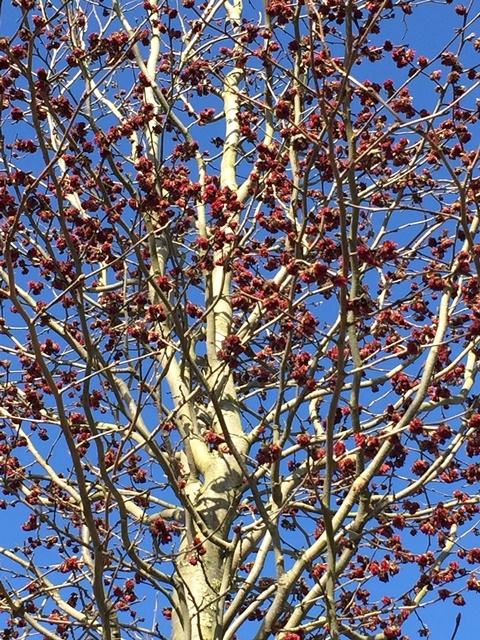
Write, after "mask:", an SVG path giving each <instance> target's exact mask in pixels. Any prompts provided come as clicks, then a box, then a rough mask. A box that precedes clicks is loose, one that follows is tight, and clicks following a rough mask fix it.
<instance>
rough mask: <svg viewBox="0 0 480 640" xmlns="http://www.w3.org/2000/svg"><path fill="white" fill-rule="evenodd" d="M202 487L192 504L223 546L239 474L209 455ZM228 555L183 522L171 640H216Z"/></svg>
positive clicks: (188, 522) (225, 461) (224, 460)
mask: <svg viewBox="0 0 480 640" xmlns="http://www.w3.org/2000/svg"><path fill="white" fill-rule="evenodd" d="M212 457H213V459H212V464H211V465H210V467H209V470H208V472H207V473H206V475H205V482H204V484H203V486H202V488H201V489H200V490H199V491H198V495H197V496H195V497H194V498H193V499H192V504H193V506H194V509H195V511H196V513H197V514H198V515H199V516H200V517H201V518H202V520H203V522H204V523H205V525H206V530H208V531H210V532H211V533H212V534H213V536H214V537H216V538H217V539H218V538H220V539H221V540H224V541H225V542H227V539H228V532H229V529H230V526H231V522H232V516H233V513H234V509H233V508H232V507H233V506H234V505H235V504H236V502H237V495H238V487H239V486H240V482H239V479H240V474H239V471H238V469H237V468H235V467H236V465H235V463H234V459H233V456H225V457H224V456H221V454H218V457H217V456H216V452H214V453H213V454H212ZM228 553H229V552H228V550H227V549H225V548H223V547H222V546H221V545H220V544H218V542H214V541H212V540H208V539H205V538H204V536H202V534H201V532H200V531H199V530H198V528H197V527H196V526H195V524H194V523H193V521H192V518H191V517H189V516H187V520H186V526H185V532H184V538H183V541H182V544H181V547H180V552H179V554H178V558H177V561H176V575H177V580H176V593H175V599H176V606H177V612H175V611H173V614H172V627H173V633H172V640H221V638H222V637H223V624H222V621H223V607H224V595H225V594H224V593H222V584H223V582H224V580H223V578H224V574H225V572H226V571H228V569H227V564H228Z"/></svg>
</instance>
